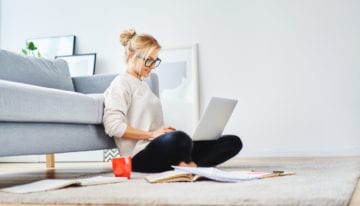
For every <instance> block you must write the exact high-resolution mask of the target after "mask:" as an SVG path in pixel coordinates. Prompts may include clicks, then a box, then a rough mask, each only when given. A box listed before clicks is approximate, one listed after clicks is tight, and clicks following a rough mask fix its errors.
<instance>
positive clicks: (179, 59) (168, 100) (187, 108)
mask: <svg viewBox="0 0 360 206" xmlns="http://www.w3.org/2000/svg"><path fill="white" fill-rule="evenodd" d="M159 58H160V59H161V60H162V61H161V64H160V66H159V67H158V68H156V69H155V70H154V72H155V73H156V74H157V75H158V77H159V96H160V100H161V103H162V107H163V113H164V121H165V124H167V125H172V126H174V127H175V128H176V129H177V130H181V131H184V132H186V133H188V134H189V135H192V133H193V131H194V129H195V127H196V125H197V124H198V121H199V106H200V105H199V82H198V81H199V80H198V46H197V44H191V45H180V46H168V47H164V48H163V49H161V51H160V53H159Z"/></svg>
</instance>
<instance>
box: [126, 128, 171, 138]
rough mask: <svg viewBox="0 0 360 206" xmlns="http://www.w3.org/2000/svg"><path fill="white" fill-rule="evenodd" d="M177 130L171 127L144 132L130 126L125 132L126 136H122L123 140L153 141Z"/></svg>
mask: <svg viewBox="0 0 360 206" xmlns="http://www.w3.org/2000/svg"><path fill="white" fill-rule="evenodd" d="M175 130H176V129H175V128H173V127H171V126H164V127H162V128H159V129H157V130H154V131H148V132H147V131H143V130H140V129H136V128H133V127H130V126H128V127H127V128H126V130H125V133H124V135H123V136H122V137H123V138H127V139H136V140H141V139H153V138H156V137H158V136H160V135H163V134H165V133H169V132H172V131H175Z"/></svg>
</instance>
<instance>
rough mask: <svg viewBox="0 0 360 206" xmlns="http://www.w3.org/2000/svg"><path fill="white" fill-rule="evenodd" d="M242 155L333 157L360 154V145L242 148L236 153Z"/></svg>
mask: <svg viewBox="0 0 360 206" xmlns="http://www.w3.org/2000/svg"><path fill="white" fill-rule="evenodd" d="M238 156H242V157H334V156H360V146H349V147H341V148H329V147H327V148H295V149H291V148H289V147H278V148H273V147H272V148H246V147H245V148H243V150H242V151H241V152H240V153H239V154H238Z"/></svg>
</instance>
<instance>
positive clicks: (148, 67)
mask: <svg viewBox="0 0 360 206" xmlns="http://www.w3.org/2000/svg"><path fill="white" fill-rule="evenodd" d="M159 51H160V50H159V49H156V50H154V51H153V52H151V53H150V55H149V56H147V57H142V56H137V57H135V58H137V61H140V62H138V63H139V65H140V71H139V70H138V71H139V73H138V74H139V75H141V77H148V76H149V75H150V73H151V71H152V70H153V69H154V68H155V67H156V65H157V64H158V63H160V62H159V61H160V59H159V58H158V55H159Z"/></svg>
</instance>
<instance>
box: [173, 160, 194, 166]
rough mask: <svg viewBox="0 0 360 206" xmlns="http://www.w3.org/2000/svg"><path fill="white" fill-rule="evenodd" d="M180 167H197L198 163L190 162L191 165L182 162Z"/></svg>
mask: <svg viewBox="0 0 360 206" xmlns="http://www.w3.org/2000/svg"><path fill="white" fill-rule="evenodd" d="M178 166H180V167H197V165H196V163H195V162H189V163H186V162H183V161H181V162H180V163H179V164H178Z"/></svg>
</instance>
